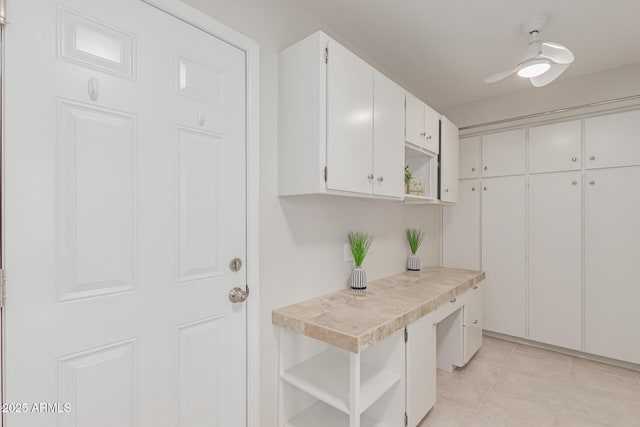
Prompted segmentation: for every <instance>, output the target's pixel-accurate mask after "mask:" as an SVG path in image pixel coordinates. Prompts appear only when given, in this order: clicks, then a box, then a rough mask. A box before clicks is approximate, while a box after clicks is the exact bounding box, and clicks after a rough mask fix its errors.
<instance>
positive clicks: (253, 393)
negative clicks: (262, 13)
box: [16, 0, 260, 427]
mask: <svg viewBox="0 0 640 427" xmlns="http://www.w3.org/2000/svg"><path fill="white" fill-rule="evenodd" d="M16 1H17V0H16ZM142 1H144V2H145V3H148V4H150V5H152V6H155V7H157V8H158V9H160V10H163V11H164V12H166V13H168V14H170V15H173V16H175V17H176V18H178V19H181V20H183V21H185V22H187V23H189V24H191V25H193V26H194V27H197V28H199V29H201V30H202V31H204V32H206V33H209V34H211V35H213V36H215V37H217V38H219V39H221V40H224V41H225V42H227V43H229V44H231V45H233V46H235V47H237V48H238V49H240V50H243V51H244V52H245V54H246V61H247V62H246V73H247V90H246V93H247V100H246V101H247V103H246V105H247V116H246V118H247V122H246V126H247V165H246V166H247V172H246V173H247V195H246V197H247V258H246V259H247V284H248V286H249V288H250V290H251V292H250V297H249V298H248V299H247V427H259V425H260V413H259V409H260V304H259V302H260V294H259V292H260V286H259V259H258V256H259V249H260V245H259V237H258V231H259V224H260V215H259V207H260V206H259V203H260V176H259V166H260V145H259V130H260V122H259V112H260V101H259V94H260V91H259V82H260V68H259V65H260V46H259V45H258V43H256V42H255V41H253V40H251V39H250V38H248V37H246V36H245V35H243V34H241V33H239V32H238V31H236V30H234V29H232V28H230V27H227V26H226V25H224V24H222V23H220V22H218V21H217V20H216V19H214V18H213V17H211V16H209V15H206V14H204V13H203V12H200V11H199V10H197V9H194V8H193V7H191V6H189V5H187V4H186V3H183V2H182V1H180V0H142Z"/></svg>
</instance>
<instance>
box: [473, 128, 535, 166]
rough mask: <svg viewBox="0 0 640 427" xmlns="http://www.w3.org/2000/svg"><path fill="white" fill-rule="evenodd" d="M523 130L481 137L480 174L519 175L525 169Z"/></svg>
mask: <svg viewBox="0 0 640 427" xmlns="http://www.w3.org/2000/svg"><path fill="white" fill-rule="evenodd" d="M524 132H525V130H524V129H516V130H511V131H507V132H500V133H494V134H491V135H485V136H483V137H482V176H487V177H488V176H506V175H520V174H523V173H524V171H525V155H526V151H525V133H524Z"/></svg>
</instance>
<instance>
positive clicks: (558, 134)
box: [529, 120, 582, 173]
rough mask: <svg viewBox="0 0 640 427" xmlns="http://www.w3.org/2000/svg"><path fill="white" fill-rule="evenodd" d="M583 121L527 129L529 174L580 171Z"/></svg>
mask: <svg viewBox="0 0 640 427" xmlns="http://www.w3.org/2000/svg"><path fill="white" fill-rule="evenodd" d="M581 167H582V120H573V121H570V122H562V123H554V124H551V125H544V126H536V127H532V128H529V173H540V172H559V171H573V170H580V169H581Z"/></svg>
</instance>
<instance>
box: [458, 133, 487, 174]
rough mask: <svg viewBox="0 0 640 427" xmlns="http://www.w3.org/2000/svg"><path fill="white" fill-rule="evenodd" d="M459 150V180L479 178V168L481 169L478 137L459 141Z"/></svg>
mask: <svg viewBox="0 0 640 427" xmlns="http://www.w3.org/2000/svg"><path fill="white" fill-rule="evenodd" d="M459 150H460V154H459V156H458V158H459V167H460V172H459V175H460V176H459V178H460V179H469V178H480V168H481V167H482V166H481V164H482V161H481V159H480V153H481V145H480V137H479V136H475V137H473V138H463V139H461V140H460V148H459Z"/></svg>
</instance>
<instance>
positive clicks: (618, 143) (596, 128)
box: [584, 110, 640, 169]
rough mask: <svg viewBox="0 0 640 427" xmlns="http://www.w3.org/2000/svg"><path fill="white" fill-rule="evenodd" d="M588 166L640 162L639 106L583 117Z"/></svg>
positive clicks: (592, 167) (628, 164)
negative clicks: (612, 112) (617, 111)
mask: <svg viewBox="0 0 640 427" xmlns="http://www.w3.org/2000/svg"><path fill="white" fill-rule="evenodd" d="M584 129H585V130H584V144H585V167H586V168H587V169H597V168H607V167H615V166H632V165H640V110H636V111H627V112H624V113H617V114H608V115H606V116H599V117H592V118H589V119H586V120H585V121H584Z"/></svg>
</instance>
